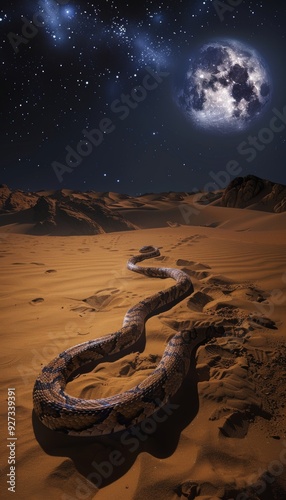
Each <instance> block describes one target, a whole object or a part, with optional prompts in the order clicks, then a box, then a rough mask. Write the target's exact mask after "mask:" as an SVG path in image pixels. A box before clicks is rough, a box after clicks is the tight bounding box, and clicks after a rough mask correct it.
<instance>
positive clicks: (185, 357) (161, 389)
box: [33, 246, 205, 436]
mask: <svg viewBox="0 0 286 500" xmlns="http://www.w3.org/2000/svg"><path fill="white" fill-rule="evenodd" d="M140 252H141V254H140V255H136V256H134V257H131V258H130V259H129V260H128V262H127V267H128V269H129V270H131V271H135V272H137V273H141V274H144V275H145V276H148V277H158V278H173V279H174V280H176V282H177V283H176V284H175V285H173V286H171V287H170V288H168V289H166V290H163V291H160V292H158V293H156V294H154V295H152V296H151V297H148V298H146V299H144V300H142V301H141V302H139V303H138V304H136V305H135V306H134V307H132V308H131V309H129V310H128V311H127V313H126V315H125V317H124V320H123V326H122V328H121V329H120V330H118V331H117V332H115V333H111V334H108V335H106V336H104V337H101V338H98V339H95V340H90V341H87V342H84V343H82V344H78V345H76V346H74V347H71V348H69V349H67V350H65V351H63V352H62V353H61V354H59V356H58V357H57V358H55V359H54V360H53V361H51V362H50V363H49V364H48V365H47V366H45V367H44V368H43V369H42V372H41V374H40V375H39V377H38V378H37V380H36V382H35V386H34V391H33V402H34V410H35V413H36V414H37V416H38V418H39V419H40V420H41V421H42V422H43V424H44V425H45V426H47V427H49V428H50V429H53V430H56V431H61V432H65V433H67V434H70V435H79V436H96V435H102V434H111V433H113V432H117V431H120V430H124V429H126V428H128V427H132V426H134V425H136V424H138V423H139V422H141V421H142V420H144V419H146V418H147V417H149V416H150V415H152V414H153V413H155V412H156V411H157V410H158V409H159V408H160V407H162V406H163V405H164V404H166V402H167V401H168V400H169V399H170V397H171V396H173V395H174V394H175V393H176V392H177V390H178V389H179V387H180V386H181V383H182V381H183V379H184V377H185V375H186V374H187V372H188V369H189V365H190V354H191V350H192V348H193V347H194V345H196V344H197V343H198V334H197V333H196V331H195V330H191V331H183V332H179V333H177V334H175V335H174V336H173V337H172V338H171V340H170V341H169V342H168V344H167V346H166V348H165V351H164V353H163V356H162V358H161V361H160V362H159V364H158V365H157V367H156V368H155V370H154V371H153V372H152V373H151V374H150V375H149V376H147V377H146V378H145V379H144V380H143V382H141V383H140V384H139V385H137V386H136V387H134V388H132V389H130V390H127V391H126V392H122V393H120V394H117V395H115V396H111V397H107V398H101V399H80V398H75V397H71V396H69V395H68V394H67V393H66V392H65V386H66V384H67V380H68V379H69V377H70V376H71V374H72V373H73V372H74V371H75V370H78V369H79V368H81V367H82V366H84V365H86V364H88V363H91V362H94V361H97V360H101V359H103V358H104V360H105V361H106V359H107V358H108V356H111V355H113V354H114V353H117V352H119V351H122V350H124V349H126V348H128V347H130V346H131V345H132V344H134V343H135V342H136V341H137V340H138V339H139V338H140V337H141V335H142V334H143V332H144V327H145V322H146V320H147V319H148V317H150V316H152V315H155V314H157V313H158V312H159V311H160V310H162V309H165V310H166V309H170V308H171V307H173V305H174V304H175V303H178V302H179V301H180V300H182V299H184V298H185V297H187V296H188V295H190V294H191V293H192V292H193V290H194V289H193V285H192V282H191V280H190V277H189V276H188V275H187V274H186V273H185V272H184V271H181V270H179V269H172V268H165V267H141V266H137V265H136V264H137V262H140V261H142V260H145V259H151V258H153V257H157V256H159V255H160V251H159V250H158V249H157V248H155V247H152V246H147V247H143V248H142V249H141V250H140ZM203 340H205V339H204V338H200V342H201V341H203Z"/></svg>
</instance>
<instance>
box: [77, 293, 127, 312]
mask: <svg viewBox="0 0 286 500" xmlns="http://www.w3.org/2000/svg"><path fill="white" fill-rule="evenodd" d="M119 292H120V290H118V289H117V288H105V289H103V290H98V291H97V292H96V293H95V294H94V295H91V296H90V297H87V298H86V299H82V300H81V301H80V302H85V303H86V304H88V306H90V307H87V306H76V307H73V308H72V309H71V310H72V311H76V312H87V311H89V312H95V311H101V310H102V309H105V308H106V307H107V306H108V305H109V304H110V302H111V301H113V299H114V297H115V296H116V295H117V294H118V293H119Z"/></svg>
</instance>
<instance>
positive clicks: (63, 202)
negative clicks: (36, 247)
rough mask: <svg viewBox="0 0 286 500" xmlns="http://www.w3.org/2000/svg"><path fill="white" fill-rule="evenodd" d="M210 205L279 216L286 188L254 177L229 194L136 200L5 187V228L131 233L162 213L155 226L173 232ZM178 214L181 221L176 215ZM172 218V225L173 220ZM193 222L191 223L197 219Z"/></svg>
mask: <svg viewBox="0 0 286 500" xmlns="http://www.w3.org/2000/svg"><path fill="white" fill-rule="evenodd" d="M206 205H207V206H213V207H226V208H247V209H252V210H259V211H265V212H272V213H276V214H279V213H282V212H285V211H286V186H284V185H282V184H275V183H273V182H271V181H268V180H263V179H260V178H259V177H256V176H253V175H248V176H246V177H237V178H235V179H234V180H233V181H232V182H231V183H230V184H229V185H228V186H227V187H226V188H225V189H222V190H220V191H219V190H218V191H215V192H208V193H203V192H201V193H196V194H194V193H188V192H180V193H174V192H169V193H159V194H154V193H150V194H145V195H141V196H138V197H133V196H129V195H124V194H118V193H112V192H95V191H89V192H85V193H83V192H79V191H72V190H67V189H62V190H59V191H38V192H36V193H29V192H28V193H25V192H23V191H20V190H11V189H9V188H8V187H7V186H6V185H3V184H2V185H0V227H2V228H3V227H4V228H5V229H7V230H8V231H12V232H20V233H26V234H38V235H40V234H42V235H44V234H46V235H49V234H50V235H77V234H100V233H108V232H115V231H130V230H136V229H138V228H140V227H145V226H144V216H143V214H144V213H145V214H146V213H147V212H148V213H149V216H150V211H152V212H153V214H154V215H155V213H156V214H157V219H156V217H154V226H152V227H156V220H157V221H158V224H159V226H160V227H161V226H162V224H163V225H165V226H167V225H169V226H171V227H173V226H176V225H181V224H182V223H184V222H185V223H186V220H185V221H184V220H182V214H183V212H184V210H183V211H182V210H181V207H182V206H183V207H191V208H192V207H194V206H195V207H196V209H195V210H194V211H193V213H194V217H195V215H196V212H197V213H199V212H200V211H202V210H203V208H204V206H206ZM200 207H201V208H200ZM191 208H190V213H191ZM174 209H175V212H174ZM158 213H160V217H158ZM175 213H177V214H178V216H174V214H175ZM170 214H172V220H171V221H169V220H168V215H170ZM141 215H142V217H141ZM141 219H142V220H141ZM162 221H163V222H162ZM188 223H190V224H191V223H192V220H189V221H188ZM194 223H196V221H195V219H194ZM197 225H198V222H197ZM148 227H150V225H149V226H148Z"/></svg>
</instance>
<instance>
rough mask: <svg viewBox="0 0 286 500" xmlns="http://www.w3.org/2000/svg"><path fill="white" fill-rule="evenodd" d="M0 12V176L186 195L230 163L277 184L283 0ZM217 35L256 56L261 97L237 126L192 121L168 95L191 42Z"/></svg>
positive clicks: (283, 135) (284, 141) (284, 130)
mask: <svg viewBox="0 0 286 500" xmlns="http://www.w3.org/2000/svg"><path fill="white" fill-rule="evenodd" d="M12 3H13V6H12V5H11V4H12ZM234 4H236V7H232V6H231V5H234ZM43 9H44V11H43ZM0 19H1V21H0V22H1V27H2V31H1V32H2V39H1V48H2V91H1V95H2V100H3V104H2V109H3V118H2V123H3V125H4V130H3V133H2V137H1V152H2V155H1V175H0V183H5V184H8V186H9V187H11V188H19V189H22V190H30V191H37V190H40V189H63V188H68V189H76V190H84V191H89V190H95V191H117V192H121V193H127V194H133V195H134V194H143V193H146V192H163V191H188V192H191V191H193V190H196V189H203V188H204V187H205V186H206V185H208V183H210V182H213V179H214V175H215V174H216V173H218V172H220V171H224V172H226V168H227V166H229V165H230V164H231V165H232V166H233V165H235V166H236V167H235V168H232V170H230V169H229V168H228V170H229V173H228V174H221V175H220V179H222V181H221V183H222V184H223V183H226V182H227V180H231V179H232V178H233V176H234V173H235V172H239V173H240V175H247V174H254V175H257V176H260V177H263V178H268V179H270V180H272V181H275V182H281V183H284V184H286V169H285V166H286V165H285V156H286V91H285V88H286V87H285V81H286V79H285V76H286V65H285V54H286V40H285V34H286V31H285V26H286V6H285V2H283V1H281V0H280V1H273V2H272V1H271V2H270V1H269V0H261V1H246V0H245V1H241V2H239V1H238V0H236V1H234V0H232V1H231V0H223V1H216V0H213V1H211V0H205V1H197V0H186V1H185V0H183V1H179V0H176V1H174V0H172V1H171V0H170V1H161V2H160V1H158V2H157V1H152V0H149V1H140V2H135V1H133V2H131V1H128V0H126V1H119V0H101V1H97V2H93V1H80V0H78V1H76V0H71V1H67V0H61V1H60V0H59V1H56V0H42V1H31V0H29V1H28V0H21V1H14V2H10V1H9V2H7V1H6V0H5V1H3V0H2V1H1V7H0ZM32 21H33V22H32ZM226 38H227V39H234V40H237V41H239V42H242V43H244V44H246V45H249V46H250V47H251V48H252V49H255V50H256V51H257V52H258V53H259V54H260V56H261V57H262V58H263V60H264V62H265V63H266V65H267V66H268V69H269V73H270V75H271V85H272V97H271V102H270V103H269V104H268V107H267V109H266V110H265V112H264V113H262V114H261V116H260V118H259V119H258V120H257V121H255V122H254V123H253V124H252V125H251V127H250V128H249V129H248V130H247V131H245V130H244V131H236V132H232V133H229V134H225V133H223V134H222V133H218V132H212V131H210V130H205V129H202V128H197V127H196V126H195V125H194V124H193V123H192V122H190V121H189V120H188V119H187V118H186V116H185V115H184V113H183V112H182V110H181V109H180V108H179V106H178V103H177V99H176V96H177V89H178V87H179V86H180V85H181V86H182V85H183V84H184V78H185V75H186V74H187V71H188V69H189V67H190V61H191V60H192V58H193V57H194V56H195V54H197V52H198V50H199V48H200V47H201V46H202V45H204V44H205V43H208V42H210V41H215V40H222V39H226ZM134 88H136V89H135V90H134ZM284 107H285V113H284V112H283V109H284ZM274 109H275V110H276V111H275V112H274V111H273V110H274ZM277 113H278V115H277ZM279 113H281V115H282V119H281V118H280V119H279ZM274 116H276V118H277V119H276V121H275V130H274V132H273V131H271V130H270V127H271V126H272V125H271V124H273V123H274V122H273V118H274ZM283 119H284V121H285V123H284V126H283ZM279 120H280V121H279ZM265 128H266V129H268V132H267V131H266V132H265V130H264V132H261V130H262V129H265ZM269 130H270V132H269ZM84 131H85V132H84ZM90 131H93V134H92V135H90V134H89V132H90ZM259 133H261V134H262V135H261V136H260V137H263V138H265V142H264V144H262V143H261V142H260V141H258V142H256V143H255V144H256V146H254V152H253V151H252V154H250V153H249V154H248V155H246V154H244V155H242V154H240V153H239V151H238V148H239V146H240V145H241V143H242V142H246V145H247V144H248V143H249V137H258V134H259ZM250 140H253V139H250ZM246 145H245V146H244V149H245V148H246ZM77 148H79V151H81V154H79V153H77V156H76V157H74V156H72V157H71V156H69V158H68V160H70V161H69V162H68V160H67V159H66V157H67V155H68V152H69V153H71V152H72V151H76V150H77ZM72 154H73V155H74V153H72ZM230 162H232V163H230ZM210 173H211V174H210ZM219 187H222V185H221V186H219Z"/></svg>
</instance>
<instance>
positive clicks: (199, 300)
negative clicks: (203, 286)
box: [187, 292, 213, 312]
mask: <svg viewBox="0 0 286 500" xmlns="http://www.w3.org/2000/svg"><path fill="white" fill-rule="evenodd" d="M212 300H213V298H212V297H211V296H210V295H207V294H206V293H203V292H195V293H193V294H192V296H191V298H190V299H189V300H188V302H187V306H188V308H189V309H191V310H192V311H197V312H202V311H203V310H204V307H205V306H206V305H207V304H208V303H209V302H212Z"/></svg>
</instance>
